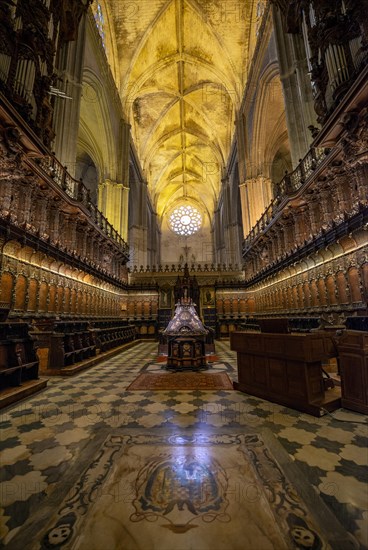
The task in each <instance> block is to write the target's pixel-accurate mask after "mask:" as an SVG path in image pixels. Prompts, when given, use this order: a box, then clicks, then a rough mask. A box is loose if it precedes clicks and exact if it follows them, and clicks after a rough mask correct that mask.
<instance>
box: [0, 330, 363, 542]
mask: <svg viewBox="0 0 368 550" xmlns="http://www.w3.org/2000/svg"><path fill="white" fill-rule="evenodd" d="M216 353H217V355H218V356H219V359H220V360H219V361H218V362H216V363H215V364H214V365H213V368H214V370H215V371H220V370H225V371H226V372H227V373H228V374H229V376H230V378H232V379H233V380H236V378H237V371H236V354H235V353H234V352H232V351H231V350H230V349H229V344H228V342H226V341H220V342H217V343H216ZM156 357H157V344H156V343H153V342H142V343H141V344H139V345H138V346H136V347H134V348H131V349H129V350H126V351H125V352H123V353H121V354H120V355H118V356H116V357H114V358H112V359H109V360H107V361H105V362H104V363H101V364H100V365H96V366H94V367H92V368H90V369H89V370H88V371H85V372H83V373H81V374H79V375H77V376H75V377H73V378H68V379H61V378H52V379H50V381H49V384H48V387H47V388H46V389H45V390H43V391H42V392H40V393H39V394H37V395H35V396H33V397H31V398H28V399H26V400H24V401H22V402H21V403H18V404H16V405H14V406H11V407H9V408H7V409H5V410H3V411H2V414H1V452H2V453H1V466H2V467H1V474H0V490H1V506H2V507H1V510H0V530H1V531H0V533H1V547H4V548H11V549H12V550H17V547H16V546H15V545H14V544H13V541H14V537H15V536H16V535H17V534H18V532H19V531H20V530H21V529H22V525H23V524H25V522H27V521H30V520H31V518H32V514H33V513H34V511H35V510H37V507H39V505H40V504H41V503H44V502H48V503H49V505H50V507H51V508H52V503H53V499H55V501H56V500H59V499H58V497H59V496H60V494H61V493H62V492H63V487H62V486H61V485H62V483H61V479H63V476H65V475H66V474H67V472H68V469H69V468H70V467H72V466H73V465H75V464H76V463H77V462H78V460H79V458H80V456H81V455H82V454H83V450H84V449H85V448H86V446H87V445H88V443H89V442H90V441H91V440H93V438H94V437H96V435H97V434H98V433H99V431H101V430H102V429H106V428H111V429H114V430H117V429H119V428H120V427H121V428H123V427H124V428H139V429H141V430H142V429H143V430H147V432H151V433H152V432H153V431H154V430H155V429H162V428H166V429H169V430H172V432H173V433H178V432H180V431H181V430H183V431H184V430H186V429H191V430H193V429H195V430H196V431H203V432H205V431H212V432H215V431H216V430H219V429H221V428H224V427H232V428H238V429H241V428H242V427H243V428H247V429H248V428H251V429H253V430H257V429H258V428H259V429H261V428H268V429H269V430H271V431H272V433H273V434H274V435H275V436H276V437H277V439H278V441H279V442H280V443H281V445H282V446H283V447H284V449H285V450H286V451H287V452H288V453H289V455H290V456H291V457H292V459H293V460H294V463H295V464H296V465H297V467H298V468H299V470H300V473H301V475H302V476H303V477H304V478H305V479H306V480H307V481H308V482H309V483H310V484H311V485H313V486H314V487H315V488H316V490H317V491H318V493H319V494H320V496H321V497H322V499H323V500H324V502H325V503H326V504H327V505H328V507H329V508H330V510H331V511H332V512H333V513H334V515H335V516H336V518H337V519H338V521H339V522H340V523H341V524H342V526H343V527H344V528H345V529H346V530H347V531H349V532H350V533H352V534H353V535H354V536H355V537H356V539H357V540H358V541H359V543H360V545H361V549H368V489H367V487H368V485H367V471H368V469H367V462H368V445H367V444H368V424H367V417H366V416H364V415H360V414H357V413H353V412H351V411H346V410H344V409H340V410H339V411H336V412H335V413H333V415H326V416H324V417H322V418H314V417H312V416H309V415H307V414H303V413H300V412H297V411H294V410H291V409H288V408H285V407H282V406H280V405H276V404H273V403H269V402H266V401H263V400H261V399H258V398H255V397H251V396H248V395H246V394H243V393H240V392H236V391H223V390H222V391H213V392H202V391H198V390H196V391H185V392H183V391H159V392H152V391H130V392H129V391H126V388H127V386H128V385H129V384H130V383H131V382H132V381H133V380H134V379H135V378H136V377H137V376H138V374H139V373H140V372H144V371H151V370H158V369H161V367H162V363H161V364H159V363H155V359H156ZM51 508H50V509H51ZM229 550H231V549H229ZM254 550H257V549H254Z"/></svg>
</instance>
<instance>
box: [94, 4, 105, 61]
mask: <svg viewBox="0 0 368 550" xmlns="http://www.w3.org/2000/svg"><path fill="white" fill-rule="evenodd" d="M93 7H94V10H93V11H94V15H95V22H96V26H97V28H98V32H99V34H100V36H101V40H102V45H103V47H104V49H105V50H106V44H105V30H104V26H105V20H104V16H103V13H102V8H101V4H100V3H99V2H95V3H94V6H93Z"/></svg>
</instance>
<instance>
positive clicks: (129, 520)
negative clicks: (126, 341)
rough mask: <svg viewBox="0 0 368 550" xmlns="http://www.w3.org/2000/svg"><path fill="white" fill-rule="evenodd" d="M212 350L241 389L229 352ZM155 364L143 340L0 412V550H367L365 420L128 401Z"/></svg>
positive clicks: (196, 396)
mask: <svg viewBox="0 0 368 550" xmlns="http://www.w3.org/2000/svg"><path fill="white" fill-rule="evenodd" d="M216 353H217V355H218V356H219V358H220V361H218V362H216V364H215V365H214V371H221V370H224V371H226V372H227V373H228V374H229V376H230V378H233V379H236V355H235V353H233V352H231V351H230V350H229V345H228V343H227V342H223V341H222V342H217V344H216ZM156 357H157V345H156V344H155V343H150V342H144V343H141V344H140V345H139V346H137V347H135V348H132V349H130V350H127V351H125V352H123V353H122V354H120V355H119V356H116V357H115V358H113V359H110V360H108V361H106V362H105V363H103V364H101V365H97V366H95V367H92V368H91V369H89V370H88V371H85V372H83V373H81V374H79V375H78V376H75V377H73V378H72V379H67V380H65V379H51V380H50V382H49V385H48V388H47V389H45V390H44V391H42V392H41V393H39V394H38V395H36V396H33V397H32V398H29V399H27V400H25V401H23V402H22V403H19V404H18V405H14V406H12V407H9V408H8V409H6V410H3V411H2V422H1V450H2V453H1V466H2V467H1V474H0V475H1V477H0V490H1V505H2V508H1V511H0V526H1V544H2V547H5V548H11V549H12V550H13V549H14V550H18V549H19V550H20V549H24V548H82V549H84V548H86V549H87V548H88V549H92V548H95V549H96V550H97V549H100V548H101V549H104V550H105V548H106V549H107V548H108V549H109V550H114V548H122V549H124V550H138V549H139V550H141V549H142V550H149V549H152V550H155V549H156V548H160V549H161V550H167V549H170V550H171V548H174V547H175V548H177V549H178V550H189V549H193V550H207V548H208V549H211V550H222V549H223V548H226V549H227V550H233V549H234V550H235V549H237V548H239V549H240V548H242V549H243V548H246V549H247V548H248V549H249V550H263V549H266V548H321V549H322V548H327V547H329V546H328V540H329V541H330V547H331V548H341V550H343V549H344V550H345V548H346V549H347V548H359V547H360V548H361V549H367V548H368V533H367V526H368V511H367V508H368V506H367V504H368V491H367V461H368V450H367V443H368V429H367V418H366V417H365V416H363V415H359V414H356V413H353V412H351V411H346V410H343V409H341V410H339V411H337V412H335V413H334V415H333V416H331V415H326V416H324V417H322V418H314V417H312V416H309V415H306V414H303V413H299V412H297V411H293V410H290V409H287V408H284V407H282V406H279V405H276V404H273V403H269V402H266V401H263V400H261V399H257V398H254V397H251V396H247V395H245V394H242V393H240V392H235V391H223V390H222V391H212V392H202V391H185V392H180V391H168V392H166V391H160V392H151V391H132V392H128V391H126V388H127V386H128V385H129V384H130V383H131V382H132V381H133V380H134V379H135V378H136V376H137V375H138V374H139V373H140V372H142V371H143V372H144V371H155V370H159V369H160V368H161V366H162V364H155V363H154V360H155V358H156ZM280 464H281V465H282V467H280V468H281V469H278V465H280ZM284 474H286V477H285V476H284ZM198 480H200V483H198ZM280 487H281V488H280ZM199 488H200V489H199ZM297 494H299V497H300V496H301V500H300V498H299V500H298V498H297ZM285 495H286V496H285ZM286 497H287V498H286ZM304 501H305V502H307V503H309V504H308V506H309V507H308V509H305V510H302V511H300V510H301V509H302V508H303V506H304V504H303V503H304ZM324 506H325V508H324ZM300 507H301V508H300ZM309 514H311V515H309ZM301 518H304V519H301ZM334 522H335V523H334ZM307 529H309V531H308V530H307ZM331 531H335V535H336V536H335V541H333V539H331V536H330V535H331ZM347 532H348V533H350V534H351V535H353V537H354V538H349V537H348V538H345V539H344V536H345V535H344V533H345V534H346V533H347ZM313 533H314V534H313ZM317 533H318V534H317ZM173 537H174V538H173ZM252 537H253V538H252ZM312 539H313V540H312ZM331 540H332V543H331Z"/></svg>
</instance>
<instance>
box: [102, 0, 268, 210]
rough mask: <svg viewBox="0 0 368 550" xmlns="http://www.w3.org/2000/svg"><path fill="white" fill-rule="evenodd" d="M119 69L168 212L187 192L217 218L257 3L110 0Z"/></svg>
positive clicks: (147, 164) (141, 150)
mask: <svg viewBox="0 0 368 550" xmlns="http://www.w3.org/2000/svg"><path fill="white" fill-rule="evenodd" d="M106 4H107V8H108V11H109V16H110V24H111V27H112V31H113V33H114V42H115V48H114V49H115V52H116V53H115V57H117V59H114V65H115V67H118V71H119V74H118V75H117V76H118V78H117V80H118V81H119V82H120V86H121V96H122V99H123V103H124V107H125V110H126V116H127V117H128V120H129V122H130V124H131V125H132V135H133V139H134V142H135V145H136V148H137V152H138V156H139V158H140V161H141V163H142V166H143V169H144V171H145V174H146V176H147V180H148V185H149V190H150V193H151V197H152V200H153V203H154V206H155V208H156V210H157V213H158V214H159V215H160V216H162V215H164V214H165V212H167V211H168V210H169V209H171V208H172V207H173V206H174V205H175V204H177V203H179V202H181V200H182V198H183V197H188V198H189V199H190V200H192V201H194V202H196V203H197V205H199V207H200V208H201V209H202V210H203V211H207V213H208V214H209V216H210V217H212V214H213V211H214V207H215V204H216V199H217V197H218V194H219V190H220V184H221V171H222V168H223V167H224V165H225V163H226V160H227V157H228V154H229V151H230V145H231V140H232V137H233V133H234V130H235V126H234V118H235V113H236V110H237V108H239V105H240V102H241V96H242V92H243V90H244V85H245V80H246V75H247V70H248V62H249V55H250V51H251V50H252V48H253V43H254V35H255V31H254V27H255V24H256V19H257V18H256V14H255V13H254V10H255V8H254V4H255V1H254V0H134V2H132V0H107V1H106Z"/></svg>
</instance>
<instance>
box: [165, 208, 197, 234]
mask: <svg viewBox="0 0 368 550" xmlns="http://www.w3.org/2000/svg"><path fill="white" fill-rule="evenodd" d="M169 221H170V227H171V229H172V230H173V231H174V232H175V233H176V234H177V235H182V236H185V237H186V236H187V235H193V233H196V232H197V231H198V229H199V228H200V227H201V224H202V216H201V214H200V213H199V212H198V210H197V209H196V208H194V207H193V206H190V205H187V206H179V207H178V208H175V210H174V211H173V212H172V213H171V215H170V218H169Z"/></svg>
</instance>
